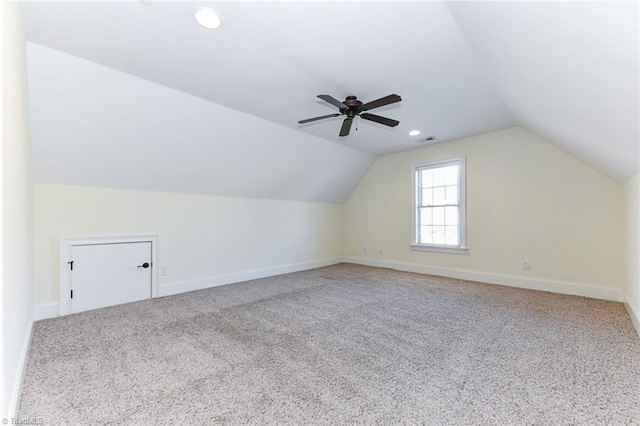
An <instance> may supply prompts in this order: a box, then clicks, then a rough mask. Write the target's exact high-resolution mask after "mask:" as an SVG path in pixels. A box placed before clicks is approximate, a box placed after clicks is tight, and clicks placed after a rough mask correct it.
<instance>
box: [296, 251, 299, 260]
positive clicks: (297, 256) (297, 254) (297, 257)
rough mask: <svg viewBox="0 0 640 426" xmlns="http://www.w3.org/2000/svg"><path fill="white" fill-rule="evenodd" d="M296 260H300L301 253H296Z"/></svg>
mask: <svg viewBox="0 0 640 426" xmlns="http://www.w3.org/2000/svg"><path fill="white" fill-rule="evenodd" d="M295 258H296V259H300V252H299V251H296V254H295Z"/></svg>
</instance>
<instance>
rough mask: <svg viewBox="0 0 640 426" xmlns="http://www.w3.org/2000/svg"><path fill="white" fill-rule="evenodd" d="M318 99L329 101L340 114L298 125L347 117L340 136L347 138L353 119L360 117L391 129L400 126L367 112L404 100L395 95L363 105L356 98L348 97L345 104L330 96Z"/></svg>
mask: <svg viewBox="0 0 640 426" xmlns="http://www.w3.org/2000/svg"><path fill="white" fill-rule="evenodd" d="M318 97H319V98H320V99H322V100H323V101H327V102H329V103H330V104H331V105H334V106H336V107H338V109H340V112H339V113H336V114H329V115H322V116H320V117H314V118H307V119H306V120H300V121H298V124H306V123H311V122H312V121H317V120H322V119H325V118H331V117H338V116H340V115H346V116H347V118H345V119H344V121H343V122H342V127H341V128H340V136H347V135H348V134H349V130H351V123H352V122H353V119H354V118H355V117H360V118H362V119H364V120H369V121H375V122H376V123H380V124H384V125H385V126H389V127H395V126H397V125H398V124H400V122H399V121H397V120H392V119H391V118H387V117H381V116H379V115H375V114H369V113H368V112H365V111H369V110H370V109H374V108H380V107H382V106H385V105H389V104H393V103H396V102H400V101H401V100H402V98H401V97H400V96H398V95H395V94H393V95H389V96H385V97H384V98H380V99H376V100H375V101H371V102H367V103H366V104H363V103H362V101H359V100H358V98H357V97H355V96H347V98H346V99H345V100H344V102H340V101H339V100H337V99H336V98H334V97H333V96H330V95H318Z"/></svg>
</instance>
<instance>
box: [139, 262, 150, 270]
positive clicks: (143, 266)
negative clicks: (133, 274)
mask: <svg viewBox="0 0 640 426" xmlns="http://www.w3.org/2000/svg"><path fill="white" fill-rule="evenodd" d="M149 266H150V265H149V264H148V263H147V262H144V263H143V264H142V265H138V268H144V269H147V268H148V267H149Z"/></svg>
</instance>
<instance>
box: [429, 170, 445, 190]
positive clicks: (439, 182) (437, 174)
mask: <svg viewBox="0 0 640 426" xmlns="http://www.w3.org/2000/svg"><path fill="white" fill-rule="evenodd" d="M431 171H432V172H433V186H444V182H445V181H444V179H445V174H444V168H443V167H439V168H437V169H431Z"/></svg>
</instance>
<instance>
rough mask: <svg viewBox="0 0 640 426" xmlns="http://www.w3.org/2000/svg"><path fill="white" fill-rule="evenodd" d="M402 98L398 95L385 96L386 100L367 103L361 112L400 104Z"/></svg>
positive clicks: (361, 108)
mask: <svg viewBox="0 0 640 426" xmlns="http://www.w3.org/2000/svg"><path fill="white" fill-rule="evenodd" d="M401 100H402V98H401V97H400V96H398V95H396V94H393V95H389V96H385V97H384V98H380V99H376V100H375V101H371V102H367V103H366V104H364V105H362V106H361V107H360V111H369V110H370V109H374V108H380V107H381V106H385V105H389V104H393V103H396V102H400V101H401Z"/></svg>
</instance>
